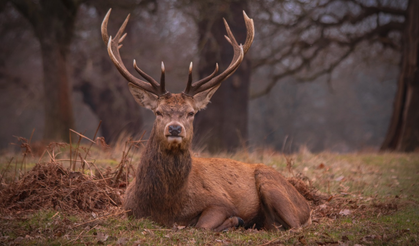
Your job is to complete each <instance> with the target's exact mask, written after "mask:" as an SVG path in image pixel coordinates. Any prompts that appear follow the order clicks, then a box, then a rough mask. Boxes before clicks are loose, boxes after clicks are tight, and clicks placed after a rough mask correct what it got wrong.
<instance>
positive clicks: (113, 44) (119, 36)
mask: <svg viewBox="0 0 419 246" xmlns="http://www.w3.org/2000/svg"><path fill="white" fill-rule="evenodd" d="M111 10H112V9H109V11H108V13H106V16H105V18H104V19H103V22H102V26H101V31H102V39H103V42H105V44H106V45H107V48H108V54H109V57H110V58H111V60H112V62H113V63H114V64H115V66H116V68H117V69H118V71H119V72H120V73H121V74H122V76H124V77H125V79H126V80H128V81H129V82H131V83H133V84H135V85H137V86H138V87H140V88H142V89H144V90H146V91H148V92H151V93H153V94H155V95H157V96H161V95H163V94H165V93H167V91H166V89H165V80H164V71H165V69H164V64H163V62H162V63H161V79H160V84H159V83H157V81H155V80H154V79H153V78H152V77H151V76H150V75H148V74H146V73H145V72H143V71H142V70H141V69H140V68H139V67H138V66H137V63H136V62H135V59H134V61H133V66H134V68H135V70H136V71H137V72H138V73H139V74H140V75H141V76H142V77H143V78H144V79H145V80H147V81H148V82H145V81H143V80H141V79H138V78H136V77H135V76H134V75H132V74H131V73H130V72H129V71H128V70H127V68H126V67H125V65H124V63H123V62H122V59H121V55H120V54H119V49H120V48H121V47H122V41H124V39H125V37H126V36H127V34H126V33H125V34H123V32H124V29H125V27H126V26H127V23H128V20H129V16H130V15H128V16H127V18H126V19H125V21H124V23H123V24H122V26H121V27H120V28H119V30H118V32H117V33H116V35H115V37H114V38H112V36H109V35H108V20H109V16H110V14H111Z"/></svg>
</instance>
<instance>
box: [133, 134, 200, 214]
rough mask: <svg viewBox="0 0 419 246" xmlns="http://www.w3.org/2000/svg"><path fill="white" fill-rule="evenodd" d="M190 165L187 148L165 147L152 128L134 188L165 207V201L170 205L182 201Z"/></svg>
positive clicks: (151, 204) (144, 197)
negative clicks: (174, 148) (173, 148)
mask: <svg viewBox="0 0 419 246" xmlns="http://www.w3.org/2000/svg"><path fill="white" fill-rule="evenodd" d="M191 166H192V159H191V154H190V151H189V149H188V148H187V149H183V150H181V149H179V150H168V149H165V148H164V147H163V146H162V144H161V141H160V140H159V139H158V137H157V134H156V133H155V131H154V129H153V130H152V132H151V136H150V138H149V140H148V142H147V145H146V148H145V150H144V151H143V154H142V157H141V162H140V165H139V166H138V172H137V178H136V182H137V189H138V191H137V192H139V193H141V197H142V200H143V201H147V202H146V203H148V205H149V206H152V207H155V208H157V207H160V208H159V209H163V210H164V208H163V207H164V206H166V204H167V205H168V206H170V207H171V209H173V204H179V203H180V202H181V201H180V200H181V194H182V191H183V190H184V189H185V187H186V183H187V181H188V177H189V173H190V170H191ZM161 206H163V207H161Z"/></svg>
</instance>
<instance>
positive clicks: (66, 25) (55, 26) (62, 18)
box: [10, 0, 81, 141]
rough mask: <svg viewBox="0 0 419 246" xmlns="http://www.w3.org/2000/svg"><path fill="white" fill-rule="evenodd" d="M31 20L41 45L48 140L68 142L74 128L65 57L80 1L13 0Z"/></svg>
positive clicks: (18, 8)
mask: <svg viewBox="0 0 419 246" xmlns="http://www.w3.org/2000/svg"><path fill="white" fill-rule="evenodd" d="M10 2H11V3H12V4H13V6H14V7H15V8H16V9H17V10H18V11H19V12H20V13H21V14H22V15H23V16H24V17H25V18H26V19H27V20H28V21H29V23H30V24H31V25H32V27H33V31H34V33H35V36H36V37H37V39H38V40H39V43H40V46H41V54H42V63H43V73H44V78H43V81H44V105H45V131H44V139H46V140H64V141H68V137H69V131H68V130H69V128H74V119H73V110H72V104H71V90H70V85H69V81H68V74H67V63H66V57H67V53H68V50H69V45H70V42H71V39H72V37H73V33H74V24H75V20H76V14H77V9H78V7H79V5H80V3H81V0H60V1H59V0H56V1H55V0H54V1H48V0H40V1H31V0H10Z"/></svg>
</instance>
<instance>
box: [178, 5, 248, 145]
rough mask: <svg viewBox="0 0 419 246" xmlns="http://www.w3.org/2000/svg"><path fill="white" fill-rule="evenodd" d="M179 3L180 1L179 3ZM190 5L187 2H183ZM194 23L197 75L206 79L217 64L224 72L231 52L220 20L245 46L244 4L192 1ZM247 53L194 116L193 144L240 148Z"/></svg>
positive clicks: (245, 112) (245, 110) (245, 117)
mask: <svg viewBox="0 0 419 246" xmlns="http://www.w3.org/2000/svg"><path fill="white" fill-rule="evenodd" d="M180 2H182V1H180ZM183 4H184V5H186V6H189V3H186V4H185V3H183ZM192 6H194V7H196V10H197V11H194V15H192V16H194V17H193V18H194V20H195V23H196V24H197V27H198V34H199V40H198V53H199V54H198V57H199V59H200V60H199V65H198V73H199V77H200V78H203V77H205V76H208V75H209V74H211V73H212V72H213V71H214V66H215V64H216V63H218V64H219V65H220V71H223V69H225V68H226V67H227V66H228V65H229V64H230V62H231V59H232V57H233V49H232V48H231V45H230V44H229V43H228V42H227V40H226V39H225V37H224V35H226V31H225V26H224V22H223V18H225V19H226V20H227V22H228V24H229V26H230V28H231V30H232V32H233V34H234V36H235V37H236V39H237V42H239V43H244V40H245V39H246V26H245V24H244V20H243V10H244V11H246V13H247V14H248V15H249V16H250V18H252V15H251V14H250V13H249V7H248V3H247V1H242V0H230V1H225V0H217V1H199V2H198V1H195V2H194V4H193V5H192ZM249 55H250V54H249V53H248V54H247V55H246V56H245V59H244V61H243V62H242V64H241V65H240V67H239V68H238V69H237V70H236V72H235V73H234V74H233V75H232V76H230V77H229V78H228V79H227V80H226V81H224V82H223V83H222V84H221V86H220V88H219V89H218V91H217V92H216V93H215V94H214V96H213V97H212V99H211V104H209V105H208V107H207V108H206V109H205V110H204V111H202V112H200V113H198V114H197V116H196V119H195V130H196V133H195V142H196V144H197V145H198V146H205V147H206V148H207V149H208V150H209V151H211V152H215V151H234V150H236V149H237V148H239V147H243V145H244V144H245V142H244V141H247V136H248V132H247V131H248V129H247V127H248V96H249V85H250V75H251V71H250V59H249Z"/></svg>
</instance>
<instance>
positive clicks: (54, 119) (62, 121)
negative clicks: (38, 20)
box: [40, 38, 74, 142]
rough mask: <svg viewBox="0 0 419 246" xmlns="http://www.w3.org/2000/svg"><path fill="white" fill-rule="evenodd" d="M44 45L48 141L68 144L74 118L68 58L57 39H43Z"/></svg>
mask: <svg viewBox="0 0 419 246" xmlns="http://www.w3.org/2000/svg"><path fill="white" fill-rule="evenodd" d="M40 43H41V53H42V63H43V71H44V108H45V130H44V139H45V140H54V141H58V140H62V141H67V142H68V140H69V129H70V128H74V118H73V108H72V104H71V91H70V86H69V82H68V76H67V68H66V64H67V63H66V59H65V55H64V54H63V52H62V50H61V49H60V44H58V43H57V42H55V41H54V40H53V39H48V38H43V39H41V40H40Z"/></svg>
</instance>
